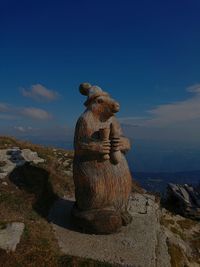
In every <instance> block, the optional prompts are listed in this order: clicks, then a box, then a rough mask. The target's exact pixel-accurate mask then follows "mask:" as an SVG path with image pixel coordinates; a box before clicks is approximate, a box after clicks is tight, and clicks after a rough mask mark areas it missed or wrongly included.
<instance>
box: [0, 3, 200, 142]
mask: <svg viewBox="0 0 200 267" xmlns="http://www.w3.org/2000/svg"><path fill="white" fill-rule="evenodd" d="M199 12H200V2H199V1H198V0H191V1H188V0H187V1H186V0H183V1H177V0H176V1H160V0H159V1H158V0H157V1H156V0H152V1H148V0H136V1H135V0H123V1H122V0H115V1H113V0H109V1H108V0H107V1H105V0H102V1H94V0H93V1H91V0H84V1H83V0H82V1H81V0H65V1H64V0H63V1H61V0H57V1H56V0H53V1H51V0H48V1H46V0H43V1H37V0H35V1H21V0H0V92H1V94H0V95H1V99H0V134H12V135H16V136H22V137H23V136H36V135H38V136H40V137H41V136H43V137H44V136H47V137H49V138H65V135H70V136H71V133H72V129H73V127H74V124H75V122H76V119H77V118H78V116H79V115H80V113H81V112H82V111H83V101H84V100H85V99H84V97H83V96H81V95H80V94H79V92H78V86H79V84H80V83H81V82H83V81H88V82H90V83H92V84H97V85H99V86H100V87H102V88H103V89H104V90H105V91H108V92H109V93H111V95H112V96H113V97H114V98H116V99H117V100H118V101H119V102H120V103H121V111H120V113H119V114H118V117H119V118H120V120H121V122H122V123H123V124H125V125H126V132H127V133H128V135H129V136H131V137H133V138H136V139H145V140H157V139H159V140H178V141H180V140H182V141H183V142H187V143H191V144H193V143H198V144H199V134H200V126H199V125H200V72H199V71H200V69H199V62H200V50H199V47H200V16H199Z"/></svg>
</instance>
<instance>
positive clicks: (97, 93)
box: [79, 83, 120, 119]
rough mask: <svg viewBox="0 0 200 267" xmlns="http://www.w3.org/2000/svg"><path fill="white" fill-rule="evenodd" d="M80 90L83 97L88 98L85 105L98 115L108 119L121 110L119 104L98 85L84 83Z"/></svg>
mask: <svg viewBox="0 0 200 267" xmlns="http://www.w3.org/2000/svg"><path fill="white" fill-rule="evenodd" d="M79 90H80V93H81V94H82V95H85V96H87V100H86V102H85V103H84V105H85V106H86V107H87V109H88V110H91V111H92V112H93V113H94V114H96V115H99V116H101V117H103V118H105V119H108V118H110V117H112V116H113V115H114V114H115V113H117V112H118V111H119V109H120V105H119V103H118V102H117V101H115V100H114V99H112V98H111V97H110V95H109V94H108V93H106V92H104V91H103V90H102V89H101V88H100V87H98V86H96V85H94V86H92V85H91V84H89V83H82V84H81V85H80V87H79Z"/></svg>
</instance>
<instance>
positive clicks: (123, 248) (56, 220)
mask: <svg viewBox="0 0 200 267" xmlns="http://www.w3.org/2000/svg"><path fill="white" fill-rule="evenodd" d="M73 205H74V200H73V199H60V200H58V201H57V202H56V203H55V205H54V206H53V208H52V210H51V212H50V215H49V219H50V221H51V223H52V226H53V229H54V232H55V236H56V238H57V240H58V243H59V246H60V248H61V251H62V252H63V254H65V255H71V256H78V257H82V258H88V259H93V260H98V261H101V262H108V263H111V264H114V265H118V266H132V267H134V266H137V267H158V266H159V267H169V266H171V265H170V257H169V255H168V251H167V245H166V237H165V235H164V233H163V231H162V229H161V227H160V223H159V212H160V211H159V205H158V204H157V203H156V202H155V197H154V196H151V195H148V194H134V195H133V196H132V198H131V200H130V206H129V212H130V213H131V215H132V216H133V221H132V223H131V224H130V225H128V226H127V227H123V228H122V230H121V231H120V232H119V233H115V234H111V235H89V234H84V233H80V232H78V231H76V229H74V228H73V225H71V223H70V212H71V209H72V207H73ZM161 244H162V245H161Z"/></svg>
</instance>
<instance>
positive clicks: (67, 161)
mask: <svg viewBox="0 0 200 267" xmlns="http://www.w3.org/2000/svg"><path fill="white" fill-rule="evenodd" d="M69 165H70V160H69V159H66V160H65V161H64V162H63V166H64V167H68V166H69Z"/></svg>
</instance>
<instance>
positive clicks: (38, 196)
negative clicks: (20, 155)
mask: <svg viewBox="0 0 200 267" xmlns="http://www.w3.org/2000/svg"><path fill="white" fill-rule="evenodd" d="M9 179H10V181H11V182H13V183H14V184H15V185H16V186H17V187H19V188H20V189H22V190H25V191H26V192H28V193H31V194H33V196H34V197H33V198H34V201H33V209H34V210H35V211H36V212H37V213H38V214H40V215H41V216H42V217H47V216H48V213H49V210H50V207H51V206H52V205H53V203H54V201H55V200H56V199H57V198H58V197H57V195H56V194H55V193H54V191H53V188H52V184H51V182H50V173H49V172H48V171H47V170H45V169H43V168H40V167H36V166H33V165H30V164H29V163H26V164H25V165H24V166H20V167H17V168H15V169H14V170H13V171H12V172H11V174H10V175H9Z"/></svg>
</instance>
